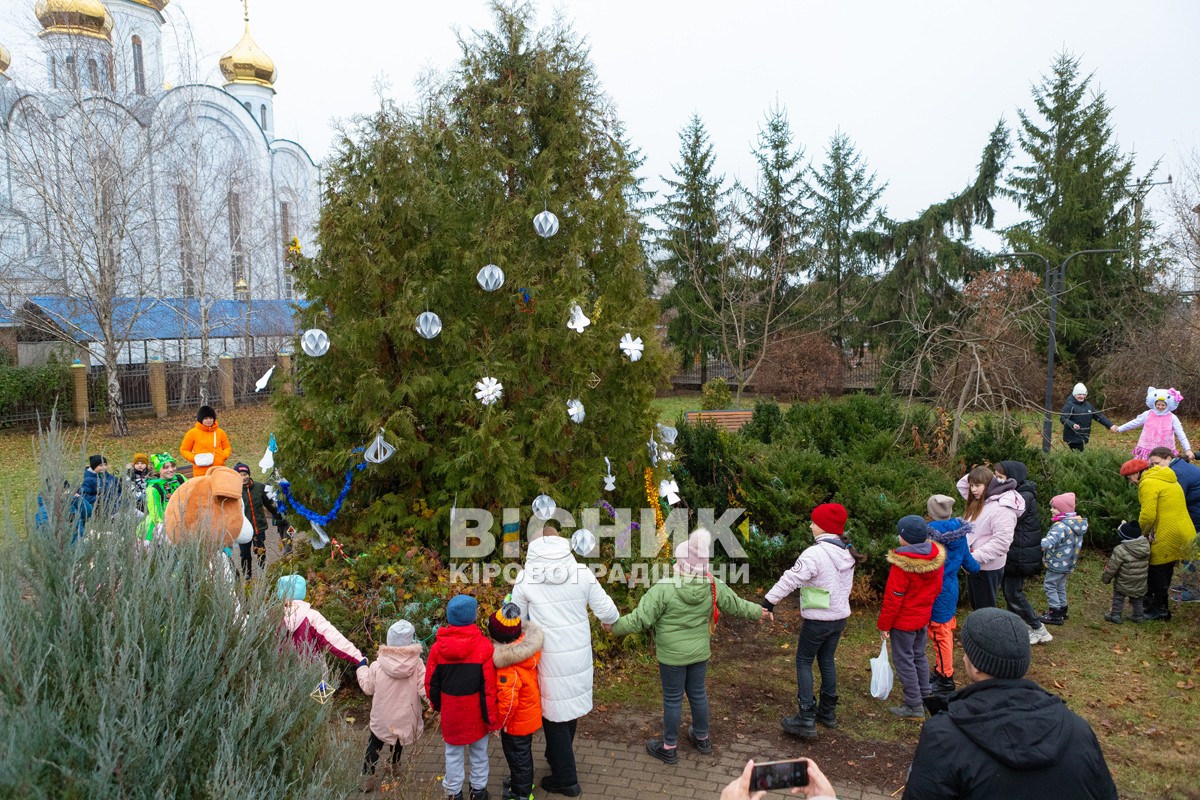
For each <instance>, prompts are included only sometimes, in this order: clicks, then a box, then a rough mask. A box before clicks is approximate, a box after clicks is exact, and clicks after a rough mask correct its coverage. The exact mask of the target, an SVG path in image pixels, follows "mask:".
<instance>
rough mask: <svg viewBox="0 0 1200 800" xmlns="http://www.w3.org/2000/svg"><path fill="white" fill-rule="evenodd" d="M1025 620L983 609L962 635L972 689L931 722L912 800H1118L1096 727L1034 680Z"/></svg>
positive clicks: (916, 760) (917, 758)
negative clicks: (1028, 675) (1028, 677)
mask: <svg viewBox="0 0 1200 800" xmlns="http://www.w3.org/2000/svg"><path fill="white" fill-rule="evenodd" d="M1026 629H1027V626H1026V625H1025V622H1024V621H1023V620H1022V619H1021V618H1019V617H1017V616H1016V615H1015V614H1012V613H1010V612H1008V611H1004V610H1002V609H998V608H981V609H979V610H978V611H975V612H973V613H972V614H971V615H970V616H968V617H967V620H966V622H965V623H963V628H962V649H963V667H964V668H965V672H966V673H967V677H968V678H969V679H970V680H972V681H974V683H972V684H971V685H968V686H966V687H965V688H963V689H960V690H958V691H957V692H955V693H954V694H952V695H950V698H949V702H948V704H946V706H945V708H944V710H942V711H941V712H940V713H936V714H935V715H934V716H933V717H932V718H931V719H929V720H927V721H926V722H925V727H924V728H922V730H921V739H920V741H919V742H918V743H917V752H916V754H915V755H914V756H913V762H912V767H910V768H909V773H908V782H907V784H906V785H905V787H904V800H943V799H946V800H949V798H965V800H993V798H994V799H995V800H1011V798H1021V800H1063V798H1068V797H1069V798H1072V800H1117V786H1116V784H1115V783H1113V779H1112V774H1111V773H1109V771H1108V764H1107V763H1106V762H1105V760H1104V753H1103V751H1101V749H1100V742H1099V741H1097V739H1096V734H1095V732H1094V731H1093V730H1092V728H1091V726H1090V725H1088V724H1087V722H1086V721H1084V719H1083V718H1082V717H1080V716H1079V715H1077V714H1075V713H1074V712H1073V711H1071V710H1070V709H1068V708H1067V706H1066V703H1064V702H1063V700H1062V698H1060V697H1058V696H1056V695H1053V694H1050V693H1049V692H1047V691H1046V690H1045V689H1043V688H1042V687H1041V686H1038V685H1037V684H1036V683H1034V682H1033V681H1028V680H1024V675H1025V672H1026V671H1027V670H1028V669H1029V658H1030V646H1029V640H1028V638H1027V637H1026V636H1025V631H1026Z"/></svg>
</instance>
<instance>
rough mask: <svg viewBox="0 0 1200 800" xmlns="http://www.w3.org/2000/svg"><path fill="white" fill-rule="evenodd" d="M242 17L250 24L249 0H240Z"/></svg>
mask: <svg viewBox="0 0 1200 800" xmlns="http://www.w3.org/2000/svg"><path fill="white" fill-rule="evenodd" d="M242 19H244V20H246V24H250V0H242Z"/></svg>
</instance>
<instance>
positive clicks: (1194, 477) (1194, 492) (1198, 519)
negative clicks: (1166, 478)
mask: <svg viewBox="0 0 1200 800" xmlns="http://www.w3.org/2000/svg"><path fill="white" fill-rule="evenodd" d="M1171 471H1172V472H1174V473H1175V477H1176V478H1178V479H1179V486H1180V487H1181V488H1182V489H1183V499H1184V500H1186V501H1187V510H1188V516H1189V517H1191V518H1192V525H1194V526H1196V530H1198V531H1200V467H1197V466H1196V465H1195V464H1189V463H1188V462H1187V460H1186V459H1183V458H1176V459H1173V460H1172V461H1171Z"/></svg>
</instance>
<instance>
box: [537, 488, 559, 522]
mask: <svg viewBox="0 0 1200 800" xmlns="http://www.w3.org/2000/svg"><path fill="white" fill-rule="evenodd" d="M557 510H558V503H556V502H554V498H553V497H551V496H550V495H548V494H539V495H538V496H537V497H535V498H533V515H534V516H535V517H537V518H538V519H540V520H541V521H542V522H545V521H546V520H548V519H550V518H551V517H553V516H554V512H555V511H557Z"/></svg>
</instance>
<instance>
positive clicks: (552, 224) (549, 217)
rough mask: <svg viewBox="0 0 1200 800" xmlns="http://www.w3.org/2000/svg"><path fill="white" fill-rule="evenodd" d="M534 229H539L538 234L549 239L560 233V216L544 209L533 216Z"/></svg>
mask: <svg viewBox="0 0 1200 800" xmlns="http://www.w3.org/2000/svg"><path fill="white" fill-rule="evenodd" d="M533 229H534V230H535V231H537V235H538V236H541V237H542V238H543V239H549V238H550V237H551V236H553V235H554V234H556V233H558V217H556V216H554V214H552V213H551V212H550V211H549V210H546V211H543V212H542V213H540V214H538V215H537V216H536V217H534V218H533Z"/></svg>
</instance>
